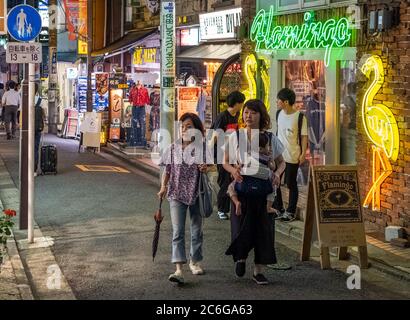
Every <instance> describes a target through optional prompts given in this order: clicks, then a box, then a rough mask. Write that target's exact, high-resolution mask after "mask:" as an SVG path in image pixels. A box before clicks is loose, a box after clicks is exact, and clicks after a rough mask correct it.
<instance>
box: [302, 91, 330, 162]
mask: <svg viewBox="0 0 410 320" xmlns="http://www.w3.org/2000/svg"><path fill="white" fill-rule="evenodd" d="M303 100H304V107H305V110H306V113H305V114H306V117H307V119H308V125H309V132H308V133H309V146H310V153H311V154H312V155H313V154H314V152H315V151H316V150H323V147H324V137H325V106H324V104H323V103H321V102H320V101H318V100H317V99H316V98H315V97H314V96H306V97H304V99H303Z"/></svg>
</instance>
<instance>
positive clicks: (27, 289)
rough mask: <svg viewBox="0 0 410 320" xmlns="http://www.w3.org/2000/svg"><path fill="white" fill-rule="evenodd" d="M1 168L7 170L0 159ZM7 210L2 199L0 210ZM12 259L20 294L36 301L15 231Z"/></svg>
mask: <svg viewBox="0 0 410 320" xmlns="http://www.w3.org/2000/svg"><path fill="white" fill-rule="evenodd" d="M0 167H4V168H5V169H6V170H7V168H6V166H5V163H4V161H3V159H2V158H1V157H0ZM4 209H6V208H5V207H4V205H3V201H2V199H1V197H0V210H1V211H3V210H4ZM6 254H7V255H8V258H9V259H10V262H11V266H12V268H13V273H14V276H15V279H16V284H17V288H18V290H19V293H20V297H21V299H22V300H34V296H33V292H32V291H31V286H30V282H29V280H28V277H27V274H26V271H25V269H24V266H23V261H22V260H21V257H20V253H19V251H18V249H17V243H16V238H15V235H14V231H12V234H11V237H10V238H9V239H8V240H7V253H6Z"/></svg>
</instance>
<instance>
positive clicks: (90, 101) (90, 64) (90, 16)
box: [86, 0, 94, 112]
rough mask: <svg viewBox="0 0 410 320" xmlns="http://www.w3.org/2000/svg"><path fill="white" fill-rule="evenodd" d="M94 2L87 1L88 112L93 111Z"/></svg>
mask: <svg viewBox="0 0 410 320" xmlns="http://www.w3.org/2000/svg"><path fill="white" fill-rule="evenodd" d="M93 2H94V1H93V0H88V1H87V32H86V37H87V112H92V111H93V90H92V86H91V76H92V72H93V60H92V57H91V52H92V50H93Z"/></svg>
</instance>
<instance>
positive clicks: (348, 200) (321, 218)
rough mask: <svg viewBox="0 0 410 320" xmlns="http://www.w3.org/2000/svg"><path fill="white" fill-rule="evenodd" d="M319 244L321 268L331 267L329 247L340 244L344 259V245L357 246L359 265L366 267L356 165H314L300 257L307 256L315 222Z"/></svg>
mask: <svg viewBox="0 0 410 320" xmlns="http://www.w3.org/2000/svg"><path fill="white" fill-rule="evenodd" d="M315 224H316V230H317V236H318V240H319V246H320V252H321V255H320V262H321V266H322V269H328V268H330V255H329V248H332V247H339V248H340V249H339V252H342V253H343V254H339V258H340V259H345V258H346V254H345V253H347V247H359V253H360V255H359V259H360V266H361V267H362V268H367V265H368V264H367V247H366V236H365V230H364V223H363V215H362V207H361V203H360V190H359V180H358V174H357V167H354V166H314V167H312V168H311V169H310V174H309V191H308V202H307V210H306V219H305V232H304V236H303V246H302V261H306V260H308V259H309V257H310V251H311V250H310V249H311V243H312V240H313V239H312V238H313V231H314V227H313V226H314V225H315Z"/></svg>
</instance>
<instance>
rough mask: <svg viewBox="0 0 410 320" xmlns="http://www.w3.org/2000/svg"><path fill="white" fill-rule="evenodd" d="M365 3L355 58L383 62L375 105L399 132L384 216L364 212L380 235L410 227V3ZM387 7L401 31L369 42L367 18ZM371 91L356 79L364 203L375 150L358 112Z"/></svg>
mask: <svg viewBox="0 0 410 320" xmlns="http://www.w3.org/2000/svg"><path fill="white" fill-rule="evenodd" d="M361 2H362V4H361V7H362V13H363V19H364V24H363V26H362V30H363V34H362V37H361V39H360V40H359V43H358V56H357V58H358V61H360V59H361V58H362V56H363V55H364V54H375V55H379V56H380V57H381V58H382V61H383V65H384V68H385V83H384V85H383V87H382V89H381V90H380V91H379V93H378V94H377V96H376V97H375V101H374V103H382V104H384V105H386V106H388V107H389V108H390V109H391V110H392V112H393V114H394V115H395V117H396V120H397V122H398V127H399V130H400V151H399V158H398V160H397V161H396V162H392V166H393V174H392V175H391V176H390V177H389V178H388V179H387V180H386V181H385V183H384V184H383V185H382V196H381V201H382V202H381V206H382V208H381V211H380V212H374V211H371V210H368V209H366V210H365V211H364V212H365V219H366V220H367V221H368V222H371V223H372V225H374V226H376V227H377V228H378V229H379V230H380V231H384V228H385V227H386V226H388V225H398V226H403V227H409V225H410V83H409V82H410V81H409V80H410V2H409V1H398V0H391V1H381V0H368V1H361ZM385 4H387V5H388V6H389V7H400V25H399V26H398V27H395V28H393V29H391V30H390V31H387V32H384V33H382V34H380V35H378V36H370V35H369V34H368V31H367V21H366V19H367V18H368V12H369V11H370V10H378V9H383V8H385ZM358 72H359V71H358ZM367 86H368V82H367V81H366V78H365V77H364V76H360V75H359V74H358V96H357V98H358V100H357V101H358V107H357V121H358V124H357V125H358V141H357V161H358V167H359V176H360V182H361V192H362V198H363V199H364V198H365V196H366V194H367V192H368V190H369V189H370V187H371V182H372V181H371V177H372V170H371V168H372V144H371V143H370V141H369V139H368V137H367V136H366V134H365V132H364V128H363V124H362V116H361V110H360V102H361V101H362V100H361V99H362V98H363V94H364V92H365V90H366V89H367Z"/></svg>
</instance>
